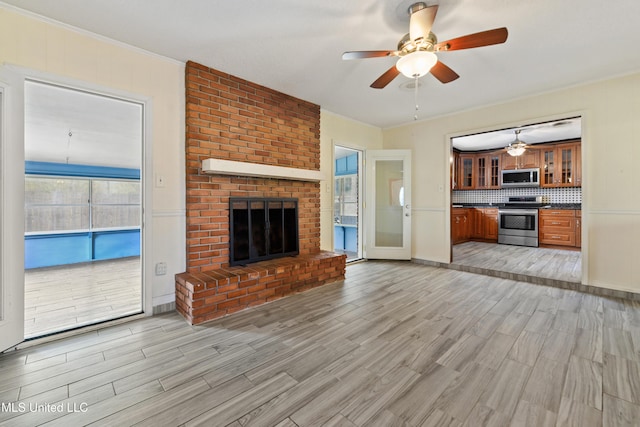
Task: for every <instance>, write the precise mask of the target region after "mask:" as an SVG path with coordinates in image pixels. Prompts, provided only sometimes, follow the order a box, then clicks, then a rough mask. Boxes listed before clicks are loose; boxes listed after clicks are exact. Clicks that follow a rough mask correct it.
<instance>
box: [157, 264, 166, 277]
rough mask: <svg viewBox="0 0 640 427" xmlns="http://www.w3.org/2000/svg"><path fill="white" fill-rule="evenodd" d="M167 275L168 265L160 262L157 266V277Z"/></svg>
mask: <svg viewBox="0 0 640 427" xmlns="http://www.w3.org/2000/svg"><path fill="white" fill-rule="evenodd" d="M165 274H167V263H166V262H159V263H157V264H156V276H164V275H165Z"/></svg>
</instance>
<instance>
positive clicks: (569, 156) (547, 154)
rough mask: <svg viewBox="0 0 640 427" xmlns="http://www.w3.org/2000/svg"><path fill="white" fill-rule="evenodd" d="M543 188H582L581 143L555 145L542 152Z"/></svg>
mask: <svg viewBox="0 0 640 427" xmlns="http://www.w3.org/2000/svg"><path fill="white" fill-rule="evenodd" d="M540 163H541V165H540V168H541V170H540V186H541V187H580V186H582V176H581V175H582V173H581V171H582V163H581V159H580V143H579V142H572V143H564V144H554V145H549V146H546V147H543V148H542V149H541V150H540Z"/></svg>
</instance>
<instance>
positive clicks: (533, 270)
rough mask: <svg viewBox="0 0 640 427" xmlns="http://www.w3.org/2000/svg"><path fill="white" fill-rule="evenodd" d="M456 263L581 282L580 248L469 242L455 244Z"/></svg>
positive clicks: (454, 259) (454, 258) (543, 277)
mask: <svg viewBox="0 0 640 427" xmlns="http://www.w3.org/2000/svg"><path fill="white" fill-rule="evenodd" d="M452 259H453V261H452V262H453V263H454V264H459V265H462V266H470V267H478V268H481V269H486V270H495V271H503V272H506V273H514V274H523V275H527V276H531V277H539V278H542V279H554V280H558V281H564V282H572V283H580V282H581V279H582V254H581V252H580V251H575V250H564V249H550V248H531V247H527V246H514V245H499V244H497V243H485V242H465V243H461V244H458V245H453V258H452Z"/></svg>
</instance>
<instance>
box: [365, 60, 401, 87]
mask: <svg viewBox="0 0 640 427" xmlns="http://www.w3.org/2000/svg"><path fill="white" fill-rule="evenodd" d="M398 74H400V71H398V69H397V68H396V66H395V65H394V66H393V67H391V68H389V69H388V70H387V71H385V73H384V74H383V75H381V76H380V77H378V79H377V80H376V81H375V82H373V83H371V87H372V88H374V89H382V88H384V87H385V86H386V85H388V84H389V83H391V81H392V80H393V79H395V78H396V77H398Z"/></svg>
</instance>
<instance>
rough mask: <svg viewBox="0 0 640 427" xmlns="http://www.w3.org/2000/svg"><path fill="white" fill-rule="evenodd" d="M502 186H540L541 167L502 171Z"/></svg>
mask: <svg viewBox="0 0 640 427" xmlns="http://www.w3.org/2000/svg"><path fill="white" fill-rule="evenodd" d="M501 184H502V187H503V188H509V187H511V188H513V187H540V168H532V169H508V170H503V171H502V182H501Z"/></svg>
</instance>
